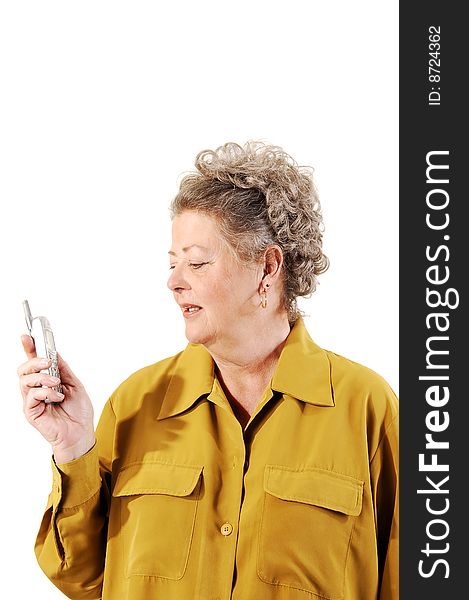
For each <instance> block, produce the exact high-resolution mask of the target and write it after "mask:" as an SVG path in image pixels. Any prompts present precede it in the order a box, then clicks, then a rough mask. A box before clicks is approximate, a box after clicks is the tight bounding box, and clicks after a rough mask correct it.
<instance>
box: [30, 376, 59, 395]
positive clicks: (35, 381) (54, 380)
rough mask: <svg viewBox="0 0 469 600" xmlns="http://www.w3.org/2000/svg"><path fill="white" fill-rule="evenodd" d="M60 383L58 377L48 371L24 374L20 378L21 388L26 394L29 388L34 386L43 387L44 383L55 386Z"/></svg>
mask: <svg viewBox="0 0 469 600" xmlns="http://www.w3.org/2000/svg"><path fill="white" fill-rule="evenodd" d="M59 383H60V379H59V378H58V377H53V376H52V375H49V374H48V373H32V374H30V375H23V376H22V377H21V380H20V386H21V390H22V392H23V393H24V394H27V393H28V391H29V389H30V388H32V387H41V386H43V385H45V386H48V387H55V386H57V385H58V384H59Z"/></svg>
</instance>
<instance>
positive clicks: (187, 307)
mask: <svg viewBox="0 0 469 600" xmlns="http://www.w3.org/2000/svg"><path fill="white" fill-rule="evenodd" d="M179 306H180V307H181V310H182V313H183V315H184V316H185V317H186V316H187V317H189V316H192V315H195V314H197V313H199V312H200V311H201V310H203V308H202V307H201V306H199V305H198V304H180V305H179Z"/></svg>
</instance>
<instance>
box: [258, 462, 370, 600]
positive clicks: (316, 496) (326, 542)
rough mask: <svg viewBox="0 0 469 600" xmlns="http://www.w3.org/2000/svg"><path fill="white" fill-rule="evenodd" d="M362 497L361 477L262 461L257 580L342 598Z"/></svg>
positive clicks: (334, 598) (331, 599) (332, 599)
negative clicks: (262, 478)
mask: <svg viewBox="0 0 469 600" xmlns="http://www.w3.org/2000/svg"><path fill="white" fill-rule="evenodd" d="M362 497H363V482H362V481H360V480H358V479H355V478H353V477H348V476H346V475H341V474H338V473H335V472H333V471H326V470H323V469H304V470H294V469H290V468H287V467H283V466H274V465H268V466H267V467H266V468H265V474H264V503H263V508H262V517H261V520H260V526H259V527H260V529H259V548H258V557H257V573H258V576H259V577H260V579H262V580H263V581H264V582H266V583H270V584H274V585H284V586H289V587H292V588H296V589H299V590H303V591H306V592H309V593H312V594H316V595H317V596H320V597H323V598H327V599H330V600H340V599H341V598H343V594H344V578H345V567H346V563H347V555H348V549H349V546H350V541H351V537H352V533H353V529H354V525H355V522H356V519H357V518H358V516H359V514H360V512H361V509H362Z"/></svg>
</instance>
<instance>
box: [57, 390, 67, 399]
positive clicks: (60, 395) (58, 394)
mask: <svg viewBox="0 0 469 600" xmlns="http://www.w3.org/2000/svg"><path fill="white" fill-rule="evenodd" d="M57 396H58V397H59V398H60V400H63V399H64V398H65V395H64V394H62V393H61V392H57Z"/></svg>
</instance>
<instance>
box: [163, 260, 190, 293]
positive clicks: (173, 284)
mask: <svg viewBox="0 0 469 600" xmlns="http://www.w3.org/2000/svg"><path fill="white" fill-rule="evenodd" d="M167 286H168V288H169V289H170V290H171V291H172V292H176V291H178V290H187V289H189V287H190V286H189V284H188V282H187V280H186V278H185V277H184V273H183V268H182V265H180V264H179V265H175V266H174V267H173V268H172V269H171V271H170V275H169V277H168V281H167Z"/></svg>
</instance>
